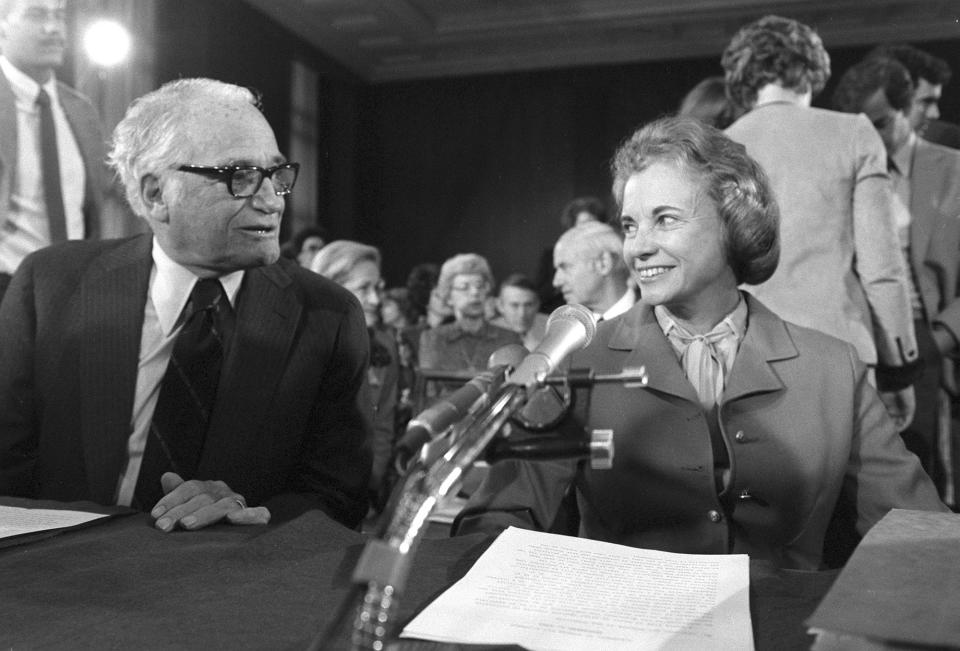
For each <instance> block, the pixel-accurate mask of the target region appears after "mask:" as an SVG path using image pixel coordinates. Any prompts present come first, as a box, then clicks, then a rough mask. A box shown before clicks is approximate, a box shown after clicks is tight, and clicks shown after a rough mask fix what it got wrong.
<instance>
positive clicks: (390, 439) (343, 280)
mask: <svg viewBox="0 0 960 651" xmlns="http://www.w3.org/2000/svg"><path fill="white" fill-rule="evenodd" d="M380 260H381V258H380V251H379V250H378V249H377V248H376V247H373V246H369V245H367V244H361V243H360V242H352V241H350V240H336V241H334V242H330V244H327V245H326V246H325V247H323V248H322V249H320V251H319V252H317V254H316V256H315V257H314V258H313V261H312V263H311V265H310V269H311V271H314V272H316V273H318V274H320V275H321V276H326V277H327V278H329V279H330V280H332V281H334V282H335V283H337V284H339V285H341V286H343V287H345V288H346V289H348V290H350V291H351V292H353V295H354V296H356V297H357V299H358V300H359V301H360V305H361V307H363V314H364V317H365V318H366V321H367V331H368V332H369V333H370V366H369V368H368V370H367V386H368V389H369V390H368V391H367V392H365V395H367V396H368V397H369V398H370V400H369V402H368V404H367V405H363V406H364V407H366V408H367V413H368V416H369V419H370V422H371V424H372V425H373V468H372V470H371V473H370V492H371V494H372V495H371V503H372V504H373V505H374V506H375V507H379V506H382V505H383V502H384V498H385V496H386V494H387V493H388V492H389V488H390V487H389V486H384V478H385V476H386V469H387V465H388V463H389V461H390V457H391V455H392V454H393V444H394V442H395V440H396V434H397V431H396V428H395V413H394V412H395V410H396V407H397V395H398V391H399V389H398V381H399V375H400V369H399V356H398V354H397V344H396V337H395V336H394V334H393V333H391V332H390V331H389V330H388V329H387V328H385V327H384V326H383V325H382V324H381V322H380V295H381V292H382V291H383V279H382V278H381V276H380ZM362 395H364V394H362Z"/></svg>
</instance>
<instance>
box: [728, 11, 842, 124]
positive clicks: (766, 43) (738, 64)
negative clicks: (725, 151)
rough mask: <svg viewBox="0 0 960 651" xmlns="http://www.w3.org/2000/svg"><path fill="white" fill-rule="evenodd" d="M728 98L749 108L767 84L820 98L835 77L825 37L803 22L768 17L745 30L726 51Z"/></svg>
mask: <svg viewBox="0 0 960 651" xmlns="http://www.w3.org/2000/svg"><path fill="white" fill-rule="evenodd" d="M720 62H721V64H722V65H723V70H724V72H725V79H726V82H727V96H728V97H730V101H732V102H733V103H734V104H736V105H737V106H739V107H741V108H744V109H750V108H751V107H753V105H754V104H755V103H756V101H757V91H758V90H760V89H761V88H763V87H764V86H766V85H767V84H778V85H779V86H782V87H783V88H786V89H788V90H795V91H798V92H801V93H803V92H806V91H807V90H809V91H811V93H812V94H813V95H814V96H816V95H817V94H818V93H819V92H820V91H821V90H823V87H824V86H826V84H827V80H828V79H830V55H829V54H827V51H826V49H824V47H823V41H821V40H820V36H818V35H817V33H816V32H815V31H814V30H813V29H811V28H810V27H808V26H806V25H804V24H803V23H800V22H797V21H795V20H791V19H789V18H781V17H780V16H764V17H763V18H761V19H760V20H757V21H755V22H753V23H750V24H749V25H747V26H745V27H743V28H741V29H740V31H739V32H737V34H736V35H735V36H734V37H733V40H731V41H730V44H729V45H728V46H727V49H726V50H724V51H723V57H722V58H721V61H720Z"/></svg>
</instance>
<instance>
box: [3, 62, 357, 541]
mask: <svg viewBox="0 0 960 651" xmlns="http://www.w3.org/2000/svg"><path fill="white" fill-rule="evenodd" d="M111 162H112V163H113V165H114V166H115V167H116V168H117V171H118V173H119V176H120V179H121V181H122V183H123V185H124V188H125V189H126V193H127V199H128V201H129V202H130V205H131V207H132V209H133V211H134V212H135V213H136V214H137V215H139V216H140V217H142V218H143V219H145V220H146V222H147V223H148V224H149V226H150V229H151V231H152V233H147V234H141V235H137V236H134V237H131V238H126V239H118V240H102V241H94V242H65V243H63V244H60V245H56V246H51V247H48V248H46V249H42V250H40V251H37V252H35V253H33V254H31V255H30V256H28V257H27V258H26V259H25V260H24V262H23V264H22V265H20V268H19V269H18V271H17V273H16V274H15V276H14V278H13V280H12V282H11V284H10V288H9V290H8V292H7V296H6V298H5V299H4V301H3V303H2V305H0V332H3V337H0V495H16V496H25V497H31V498H38V499H52V500H62V501H70V500H91V501H94V502H98V503H101V504H121V505H130V506H133V507H134V508H139V509H142V510H144V511H149V512H150V514H151V516H152V517H153V518H155V519H156V527H157V528H159V529H160V530H162V531H171V530H173V529H174V528H176V527H177V526H179V527H181V528H184V529H198V528H201V527H204V526H206V525H209V524H212V523H214V522H218V521H220V520H224V519H225V520H226V521H228V522H232V523H242V524H251V523H264V522H266V521H267V520H268V519H269V518H270V516H271V513H272V514H273V515H275V516H278V517H288V516H292V515H296V514H297V513H300V512H302V511H303V510H305V509H309V508H319V509H321V510H323V511H324V512H325V513H327V514H328V515H330V516H331V517H333V518H334V519H336V520H338V521H340V522H342V523H344V524H346V525H348V526H356V525H357V524H358V523H359V522H360V521H361V519H362V518H363V516H364V515H365V513H366V509H367V497H366V488H367V480H368V476H369V472H370V450H369V440H368V436H367V432H368V429H367V425H366V424H365V422H364V421H363V418H362V416H361V412H360V410H359V407H358V405H359V402H358V392H359V391H360V387H361V383H362V381H363V378H364V375H365V373H366V366H367V361H368V356H369V348H368V347H369V344H368V336H367V331H366V325H365V322H364V317H363V311H362V310H361V308H360V305H359V303H358V302H357V300H356V298H354V297H353V295H352V294H350V293H349V292H348V291H346V290H345V289H343V288H341V287H339V286H338V285H336V284H334V283H332V282H331V281H329V280H327V279H324V278H321V277H320V276H318V275H316V274H313V273H311V272H310V271H309V270H306V269H303V268H301V267H300V266H299V265H298V264H297V263H296V262H295V261H292V260H288V259H286V258H280V245H279V233H280V218H281V215H282V213H283V209H284V202H285V199H284V196H285V195H287V194H288V193H289V192H290V191H291V190H292V188H293V184H294V182H295V181H296V176H297V172H298V169H299V167H298V165H297V164H296V163H288V162H287V161H286V160H285V159H284V157H283V156H282V155H281V154H280V152H279V150H278V147H277V142H276V139H275V137H274V134H273V131H272V130H271V128H270V126H269V124H267V121H266V119H265V118H264V117H263V115H262V114H261V113H260V111H259V109H258V108H257V100H256V98H255V97H254V96H253V94H252V93H251V92H250V91H249V90H247V89H245V88H241V87H238V86H233V85H230V84H225V83H222V82H218V81H213V80H210V79H183V80H178V81H175V82H171V83H169V84H166V85H165V86H163V87H162V88H160V89H159V90H156V91H153V92H151V93H148V94H147V95H145V96H143V97H141V98H140V99H138V100H136V101H135V102H134V103H133V104H132V105H131V107H130V108H129V109H128V111H127V115H126V116H125V117H124V119H123V120H122V121H121V122H120V124H118V125H117V128H116V131H115V132H114V144H113V150H112V152H111Z"/></svg>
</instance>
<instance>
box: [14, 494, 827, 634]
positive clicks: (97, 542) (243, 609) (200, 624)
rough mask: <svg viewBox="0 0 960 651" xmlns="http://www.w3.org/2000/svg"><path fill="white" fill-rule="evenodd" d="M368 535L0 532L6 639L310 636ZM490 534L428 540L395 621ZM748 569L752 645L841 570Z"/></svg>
mask: <svg viewBox="0 0 960 651" xmlns="http://www.w3.org/2000/svg"><path fill="white" fill-rule="evenodd" d="M0 503H2V504H7V505H25V504H29V505H32V506H36V507H43V508H62V507H64V506H65V505H62V504H55V503H48V502H25V501H21V500H12V499H2V500H0ZM81 506H82V505H81ZM87 506H92V505H87ZM91 510H92V509H91ZM367 540H368V536H366V535H364V534H360V533H358V532H355V531H352V530H349V529H346V528H344V527H343V526H341V525H339V524H337V523H335V522H333V521H332V520H330V519H329V518H327V517H326V516H325V515H323V514H322V513H320V512H319V511H312V512H308V513H306V514H304V515H302V516H300V517H298V518H296V519H294V520H291V521H288V522H284V523H279V524H271V525H269V526H265V527H240V526H231V525H216V526H214V527H211V528H209V529H206V530H203V531H196V532H182V531H178V532H174V533H171V534H163V533H161V532H159V531H157V530H156V529H154V528H153V527H152V526H151V523H150V520H149V518H148V517H147V516H146V515H144V514H140V513H133V514H120V515H115V516H114V517H113V518H111V519H109V520H106V521H103V522H101V523H98V524H94V525H90V526H85V527H81V528H78V529H76V530H70V531H65V532H62V533H60V534H58V535H43V536H32V537H24V538H22V539H20V540H19V541H18V540H13V541H11V540H8V541H6V546H3V545H0V586H2V588H0V648H4V649H6V648H12V649H34V648H45V649H84V648H96V649H111V648H113V649H133V648H145V649H203V650H205V651H207V650H213V649H307V648H309V647H310V646H311V644H313V643H314V642H316V641H317V640H318V639H320V637H322V636H320V635H319V634H320V633H321V632H322V631H326V630H328V629H329V628H330V627H331V624H332V622H333V620H335V619H336V615H337V612H338V610H339V608H340V606H341V604H342V603H344V600H345V599H347V598H348V597H351V596H352V594H353V592H355V590H353V589H352V588H351V583H350V576H351V573H352V571H353V568H354V566H355V564H356V561H357V558H358V557H359V554H360V552H361V550H362V549H363V546H364V544H365V543H366V541H367ZM0 542H3V541H0ZM16 542H21V543H22V544H12V543H16ZM490 542H491V539H489V538H485V537H482V536H479V535H475V536H463V537H459V538H441V539H425V540H423V541H422V543H421V545H420V549H419V551H418V552H417V554H416V555H415V558H414V563H413V568H412V571H411V573H410V578H409V582H408V585H407V586H406V589H405V591H404V593H403V594H402V595H401V601H400V611H399V615H398V621H399V622H406V621H408V620H409V618H410V617H412V616H413V615H414V614H415V613H416V612H417V611H418V610H420V609H421V608H423V607H424V606H426V605H427V604H428V603H429V602H430V601H431V600H432V599H433V598H435V597H436V596H437V595H439V594H440V592H442V591H443V590H444V589H445V588H447V587H448V586H450V585H451V584H452V583H453V582H454V581H456V580H457V579H459V578H460V577H462V576H463V575H464V574H465V573H466V571H467V570H468V569H469V568H470V566H471V565H472V564H473V562H474V561H475V560H476V559H477V558H478V557H479V556H480V554H482V553H483V551H484V550H485V549H486V548H487V546H488V545H489V543H490ZM750 573H751V588H750V598H751V613H752V618H753V628H754V637H755V641H756V646H757V648H758V649H760V650H764V649H776V650H777V651H781V650H784V649H809V647H810V644H811V642H812V639H811V638H809V637H808V636H807V635H806V631H805V627H804V626H803V620H804V619H805V618H806V617H808V616H809V615H810V613H812V612H813V610H814V608H815V607H816V605H817V603H819V601H820V599H821V598H822V597H823V596H824V594H826V591H827V589H828V588H829V587H830V585H831V583H832V582H833V579H834V578H835V576H836V574H835V573H833V572H826V573H813V572H793V571H778V570H776V569H774V568H772V567H771V566H770V565H768V564H764V563H758V562H752V563H751V566H750ZM348 610H349V611H350V612H351V614H352V610H353V609H352V607H351V608H349V609H348ZM348 629H349V622H348V623H347V626H345V627H342V630H337V635H336V636H334V640H336V642H335V643H333V644H329V645H327V648H336V649H340V648H349V643H348V637H347V634H348ZM396 647H397V648H398V649H403V650H404V651H409V650H411V649H415V650H417V651H419V650H421V649H423V650H426V649H430V650H431V651H436V650H439V649H456V648H471V649H477V648H480V647H468V646H454V645H441V644H434V643H428V642H411V641H404V642H403V643H401V644H398V645H396ZM391 648H393V647H391ZM501 648H503V647H501Z"/></svg>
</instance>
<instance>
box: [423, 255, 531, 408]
mask: <svg viewBox="0 0 960 651" xmlns="http://www.w3.org/2000/svg"><path fill="white" fill-rule="evenodd" d="M492 288H493V273H492V272H491V271H490V265H489V264H488V263H487V261H486V259H485V258H483V257H482V256H480V255H477V254H476V253H461V254H459V255H455V256H453V257H452V258H450V259H449V260H447V261H446V262H444V263H443V266H442V267H441V268H440V278H439V279H438V280H437V295H438V298H439V299H440V300H442V301H443V302H444V303H446V304H448V305H449V306H450V307H451V309H452V310H453V316H454V321H453V323H447V324H444V325H440V326H437V327H436V328H432V329H430V330H424V332H423V334H421V335H420V347H419V362H420V368H421V369H422V370H440V371H463V372H464V373H465V375H469V374H476V373H479V372H481V371H484V370H486V369H487V361H488V359H489V358H490V355H491V353H493V352H494V351H496V350H497V349H498V348H501V347H503V346H506V345H507V344H521V343H522V342H521V340H520V335H518V334H517V333H516V332H512V331H510V330H507V329H505V328H499V327H497V326H495V325H491V324H490V323H489V322H488V321H487V318H486V313H485V309H484V307H485V304H486V300H487V297H488V296H489V294H490V290H491V289H492ZM429 388H430V387H428V389H429ZM455 388H456V385H453V384H451V385H446V386H444V387H443V389H442V390H441V394H442V393H445V392H447V391H450V390H453V389H455Z"/></svg>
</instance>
